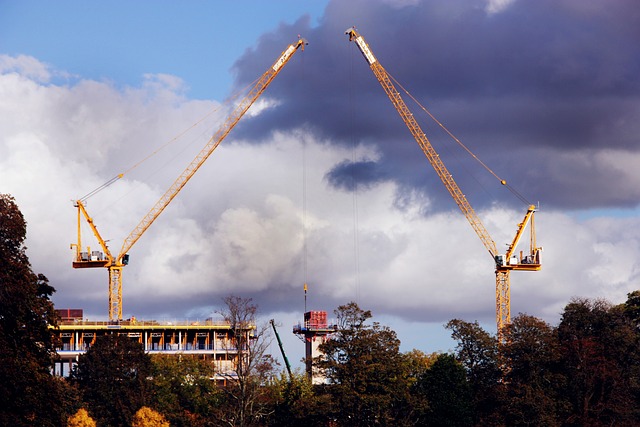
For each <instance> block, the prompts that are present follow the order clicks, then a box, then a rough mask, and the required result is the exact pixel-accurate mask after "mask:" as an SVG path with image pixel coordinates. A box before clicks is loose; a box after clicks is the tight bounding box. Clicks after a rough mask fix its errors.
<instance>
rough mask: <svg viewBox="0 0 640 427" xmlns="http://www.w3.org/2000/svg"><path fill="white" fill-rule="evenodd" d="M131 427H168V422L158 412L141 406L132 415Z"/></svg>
mask: <svg viewBox="0 0 640 427" xmlns="http://www.w3.org/2000/svg"><path fill="white" fill-rule="evenodd" d="M131 427H169V422H168V421H167V420H166V419H165V418H164V416H163V415H162V414H160V413H159V412H156V411H154V410H153V409H151V408H149V407H147V406H143V407H142V408H140V409H138V411H137V412H136V413H135V414H134V416H133V422H132V423H131Z"/></svg>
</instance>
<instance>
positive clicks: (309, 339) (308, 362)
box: [293, 311, 337, 384]
mask: <svg viewBox="0 0 640 427" xmlns="http://www.w3.org/2000/svg"><path fill="white" fill-rule="evenodd" d="M336 330H337V327H336V326H335V325H329V323H328V322H327V312H326V311H307V312H306V313H304V322H303V323H298V324H297V325H294V327H293V333H294V334H296V335H298V336H299V337H300V338H301V339H302V340H304V344H305V347H304V348H305V352H304V356H305V358H304V360H305V369H306V373H307V377H308V378H309V379H310V380H311V382H312V384H324V383H325V380H326V378H325V376H324V375H323V374H322V372H320V371H319V370H318V369H316V368H315V367H314V365H313V361H314V359H316V358H317V357H319V356H321V355H322V352H321V351H320V350H319V349H318V347H319V346H320V344H322V343H323V342H325V340H327V339H328V338H329V336H330V335H331V334H332V333H335V332H336Z"/></svg>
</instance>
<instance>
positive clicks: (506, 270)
mask: <svg viewBox="0 0 640 427" xmlns="http://www.w3.org/2000/svg"><path fill="white" fill-rule="evenodd" d="M345 34H347V35H348V36H349V41H353V42H355V44H356V45H357V46H358V49H359V50H360V52H361V53H362V55H363V56H364V58H365V59H366V61H367V63H368V64H369V67H370V68H371V71H373V74H374V75H375V77H376V78H377V79H378V82H379V83H380V85H381V86H382V88H383V89H384V91H385V93H386V94H387V96H388V97H389V99H390V100H391V103H392V104H393V106H394V107H395V109H396V111H397V112H398V114H399V115H400V117H401V118H402V120H403V121H404V123H405V125H406V126H407V128H408V129H409V131H410V132H411V134H412V135H413V137H414V138H415V140H416V141H417V142H418V145H419V146H420V148H421V149H422V151H423V152H424V154H425V155H426V156H427V159H428V160H429V163H431V166H433V168H434V169H435V171H436V173H437V174H438V177H439V178H440V180H441V181H442V183H443V184H444V186H445V187H446V189H447V190H448V191H449V194H450V195H451V197H452V198H453V200H454V201H455V202H456V204H457V205H458V207H459V208H460V210H461V211H462V213H463V214H464V216H465V217H466V218H467V220H468V221H469V224H471V227H472V228H473V230H474V231H475V232H476V234H477V235H478V237H479V238H480V240H481V241H482V243H483V245H484V246H485V248H486V249H487V250H488V251H489V253H490V254H491V256H492V258H493V259H494V262H495V272H496V323H497V329H498V337H500V338H501V336H502V330H503V328H504V326H505V325H507V324H509V323H510V322H511V296H510V294H511V288H510V272H511V271H512V270H521V271H537V270H540V268H541V264H540V252H541V250H542V248H539V247H537V246H536V241H535V227H534V213H535V211H536V207H535V206H534V205H530V206H529V207H528V208H527V213H526V214H525V217H524V219H523V220H522V222H521V223H519V224H518V228H517V230H516V235H515V237H514V239H513V241H512V243H511V244H510V245H509V246H508V248H507V251H506V253H505V254H500V253H499V252H498V250H497V248H496V243H495V242H494V240H493V239H492V238H491V235H490V234H489V232H488V231H487V229H486V228H485V226H484V225H483V224H482V221H480V218H479V217H478V215H477V214H476V212H475V210H474V209H473V207H472V206H471V205H470V204H469V202H468V200H467V198H466V197H465V195H464V194H463V193H462V190H460V187H458V184H457V183H456V181H455V180H454V179H453V176H452V175H451V173H449V171H448V170H447V168H446V166H445V165H444V163H443V162H442V159H441V158H440V156H439V155H438V153H437V152H436V151H435V149H434V148H433V146H432V145H431V142H430V141H429V139H428V138H427V136H426V134H425V133H424V132H423V131H422V129H421V128H420V125H419V124H418V122H417V121H416V119H415V118H414V116H413V114H412V113H411V110H409V108H408V107H407V105H406V104H405V102H404V100H403V99H402V96H401V95H400V92H399V91H398V90H397V89H396V87H395V85H394V84H393V82H392V80H391V77H390V76H389V74H388V73H387V71H386V70H385V69H384V67H383V66H382V65H381V64H380V62H379V61H378V60H377V58H376V57H375V55H374V54H373V52H372V51H371V48H370V47H369V45H368V44H367V42H366V41H365V40H364V38H363V37H362V36H361V35H360V34H358V32H357V31H356V29H355V27H351V28H349V29H347V30H346V31H345ZM501 183H502V184H503V185H504V184H506V182H505V181H504V180H501ZM527 225H530V228H529V229H530V231H531V234H530V246H529V252H528V253H527V254H526V255H525V254H524V253H522V252H520V253H519V254H516V252H515V250H516V246H517V245H518V243H519V242H520V239H521V238H522V236H523V234H524V232H525V229H526V227H527Z"/></svg>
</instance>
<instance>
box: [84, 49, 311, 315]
mask: <svg viewBox="0 0 640 427" xmlns="http://www.w3.org/2000/svg"><path fill="white" fill-rule="evenodd" d="M306 45H307V42H306V40H305V39H303V38H299V39H298V41H297V42H296V43H294V44H291V45H289V46H288V47H287V48H286V49H285V50H284V51H283V52H282V54H281V55H280V56H279V57H278V59H277V60H276V62H274V63H273V65H272V66H271V67H270V68H269V69H267V71H265V72H264V74H262V76H261V77H260V78H259V79H258V81H257V82H256V83H255V84H254V85H253V87H252V88H251V90H250V91H249V93H248V94H247V95H246V96H245V97H244V98H243V99H242V100H241V101H240V102H239V103H238V105H237V106H236V107H235V108H234V109H233V111H232V112H231V113H230V114H229V116H228V117H227V119H226V120H225V122H224V123H223V124H222V125H221V126H220V128H219V129H218V130H217V131H216V133H215V134H214V135H213V136H212V137H211V138H210V139H209V141H208V142H207V144H206V145H205V146H204V147H203V148H202V150H200V152H199V153H198V154H197V155H196V157H195V158H194V159H193V160H192V161H191V163H190V164H189V165H188V166H187V167H186V169H185V170H184V171H183V172H182V173H181V174H180V176H179V177H178V178H177V179H176V180H175V181H174V182H173V184H172V185H171V186H170V187H169V189H168V190H167V191H166V192H165V193H164V194H163V195H162V197H161V198H160V199H159V200H158V201H157V202H156V204H155V205H154V206H153V207H152V208H151V210H150V211H149V212H148V213H147V214H146V215H145V216H144V217H143V218H142V220H141V221H140V222H139V223H138V225H137V226H136V227H135V228H134V229H133V230H132V231H131V233H130V234H129V235H128V236H127V237H126V238H125V240H124V242H123V244H122V248H121V249H120V252H119V253H118V255H117V256H115V257H114V256H113V255H111V253H110V252H109V249H108V247H107V245H106V243H105V240H104V239H103V238H102V237H101V236H100V233H99V232H98V230H97V228H96V227H95V224H94V223H93V220H92V219H91V217H90V216H89V214H88V213H87V211H86V208H85V200H77V201H75V203H74V206H75V207H77V208H78V241H77V243H76V244H72V245H71V248H72V249H73V248H74V247H75V249H76V253H75V259H74V261H73V263H72V266H73V267H74V268H86V267H106V268H107V269H108V270H109V320H121V319H122V268H123V267H124V266H125V265H127V264H128V260H129V255H128V252H129V250H130V249H131V248H132V246H133V245H134V244H135V243H136V242H137V241H138V240H139V239H140V237H142V235H143V234H144V232H145V231H146V230H147V229H148V228H149V227H150V226H151V224H153V222H154V221H155V220H156V219H157V218H158V216H160V214H161V213H162V211H164V209H165V208H166V207H167V206H168V205H169V203H171V201H172V200H173V199H174V198H175V197H176V196H177V195H178V193H179V192H180V190H182V188H183V187H184V186H185V185H186V184H187V182H188V181H189V180H190V179H191V177H192V176H193V175H194V174H195V173H196V172H197V171H198V169H199V168H200V166H202V165H203V164H204V162H205V161H206V160H207V159H208V158H209V156H210V155H211V154H212V153H213V151H214V150H215V149H216V148H217V147H218V145H220V143H221V142H222V140H223V139H224V138H225V137H226V136H227V135H228V134H229V132H231V130H232V129H233V128H234V127H235V125H236V124H237V123H238V121H240V119H241V118H242V117H243V116H244V114H245V113H246V112H247V111H248V110H249V108H250V107H251V106H252V105H253V104H254V102H255V101H256V100H257V99H258V98H259V97H260V95H262V93H263V92H264V91H265V90H266V89H267V87H268V86H269V84H271V82H272V81H273V79H274V78H275V77H276V76H277V75H278V74H279V73H280V71H281V70H282V68H283V67H284V66H285V65H286V64H287V63H288V62H289V60H290V59H291V58H292V56H293V55H294V53H295V52H296V51H297V50H298V49H300V50H304V47H305V46H306ZM120 176H121V175H120ZM82 217H84V218H85V220H86V221H87V222H88V223H89V226H90V227H91V230H92V231H93V234H94V235H95V237H96V238H97V239H98V242H99V243H100V246H101V247H102V250H103V251H104V253H101V252H99V251H93V252H92V251H91V250H90V248H88V247H87V250H86V251H82V249H81V248H82V241H81V236H80V223H81V219H82Z"/></svg>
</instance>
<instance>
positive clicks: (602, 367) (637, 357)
mask: <svg viewBox="0 0 640 427" xmlns="http://www.w3.org/2000/svg"><path fill="white" fill-rule="evenodd" d="M632 296H633V295H632ZM630 300H631V301H633V299H632V298H630ZM558 340H559V344H560V348H561V350H562V357H563V366H562V369H563V371H564V372H565V374H566V375H567V384H566V388H565V390H563V392H564V394H565V395H566V396H569V398H570V400H569V402H570V404H571V414H570V416H569V417H567V420H566V421H565V425H614V424H617V425H638V423H640V414H639V413H638V409H637V398H638V380H639V379H640V378H639V377H638V366H639V365H640V351H639V349H638V332H637V329H636V324H635V322H633V319H632V317H630V316H629V315H628V311H627V312H625V307H624V306H617V307H613V306H612V305H611V304H610V303H608V302H607V301H604V300H595V301H591V300H588V299H584V298H583V299H579V298H576V299H573V300H572V301H571V302H570V303H569V304H568V305H567V306H566V307H565V309H564V312H563V314H562V319H561V321H560V324H559V326H558Z"/></svg>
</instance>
